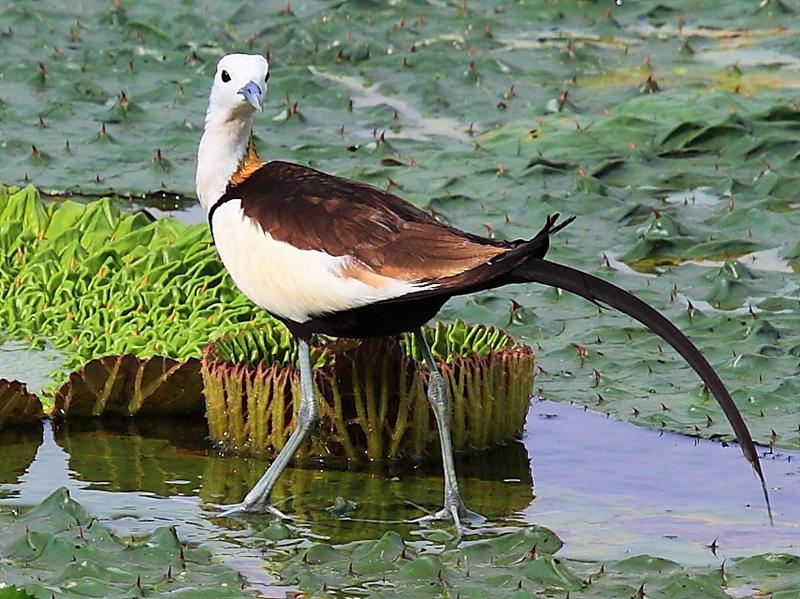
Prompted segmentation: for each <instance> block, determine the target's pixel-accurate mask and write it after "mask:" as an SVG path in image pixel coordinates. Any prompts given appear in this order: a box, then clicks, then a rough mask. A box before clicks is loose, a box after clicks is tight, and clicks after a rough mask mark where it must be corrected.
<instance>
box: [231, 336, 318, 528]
mask: <svg viewBox="0 0 800 599" xmlns="http://www.w3.org/2000/svg"><path fill="white" fill-rule="evenodd" d="M297 349H298V354H299V358H300V408H299V409H298V410H297V426H296V427H295V429H294V430H293V431H292V434H291V435H289V439H288V440H287V441H286V445H284V447H283V449H281V451H280V452H279V453H278V456H277V457H276V458H275V460H274V461H273V462H272V464H270V466H269V468H268V469H267V471H266V472H265V473H264V475H263V476H262V477H261V479H260V480H259V481H258V482H257V483H256V484H255V485H254V486H253V488H252V489H251V490H250V492H249V493H248V494H247V496H246V497H245V498H244V501H242V503H240V504H239V505H236V506H232V507H231V508H229V509H227V510H226V511H225V512H223V513H222V515H223V516H229V515H233V514H236V513H241V512H268V513H271V514H273V515H275V516H278V517H279V518H286V516H285V515H284V514H283V513H282V512H281V511H280V510H278V509H277V508H276V507H274V506H273V505H271V504H270V502H269V496H270V493H271V492H272V487H274V486H275V483H276V482H277V480H278V478H279V477H280V475H281V474H282V473H283V471H284V470H285V469H286V466H287V465H288V464H289V462H290V461H291V459H292V457H294V454H295V452H296V451H297V449H298V448H299V447H300V445H302V443H303V441H305V440H306V437H308V434H309V433H310V432H311V430H312V429H313V428H314V425H315V424H316V421H317V401H316V398H315V397H314V377H313V374H312V372H311V357H310V355H309V348H308V342H306V341H305V340H303V339H300V340H299V342H298V345H297Z"/></svg>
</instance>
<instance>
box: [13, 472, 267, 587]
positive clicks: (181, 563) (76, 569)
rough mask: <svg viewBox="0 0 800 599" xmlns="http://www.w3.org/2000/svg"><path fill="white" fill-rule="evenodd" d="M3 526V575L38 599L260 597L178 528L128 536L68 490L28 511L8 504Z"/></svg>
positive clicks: (238, 576)
mask: <svg viewBox="0 0 800 599" xmlns="http://www.w3.org/2000/svg"><path fill="white" fill-rule="evenodd" d="M0 531H2V535H0V580H2V582H3V584H8V585H14V586H15V587H16V588H18V589H21V590H23V591H25V592H26V593H29V595H30V596H33V597H37V598H39V597H64V598H67V597H87V596H89V597H148V596H149V597H153V596H172V595H173V594H179V595H182V596H191V597H198V598H203V597H209V598H210V597H214V598H217V597H220V598H231V599H233V598H238V597H251V596H253V595H252V594H251V593H249V592H247V591H244V590H242V589H243V587H244V585H245V583H244V579H243V578H242V576H241V575H240V574H238V573H237V572H235V571H233V570H231V569H230V568H228V567H226V566H224V565H222V564H218V563H214V562H213V561H212V555H211V552H210V551H208V550H207V549H203V548H199V547H193V546H189V545H186V544H184V543H183V542H181V541H180V539H178V535H177V533H176V531H175V527H163V528H158V529H156V530H155V531H153V532H152V533H151V534H149V535H146V536H144V537H140V538H128V539H122V538H120V537H118V536H117V535H115V534H114V532H113V531H112V530H111V529H110V528H108V526H106V525H105V524H103V523H102V522H99V521H98V520H97V519H96V518H92V517H90V516H89V515H88V514H87V513H86V511H85V510H84V509H83V507H82V506H81V505H80V504H79V503H77V502H76V501H74V500H73V499H72V498H71V497H70V496H69V492H68V491H67V489H65V488H63V487H61V488H59V489H57V490H56V491H54V492H53V493H52V494H50V495H49V496H48V497H47V498H46V499H44V500H43V501H42V502H41V503H40V504H39V505H37V506H35V507H33V508H31V509H29V510H27V511H25V512H24V513H23V514H22V515H18V514H17V513H15V512H14V513H12V511H11V509H0ZM12 596H13V595H12Z"/></svg>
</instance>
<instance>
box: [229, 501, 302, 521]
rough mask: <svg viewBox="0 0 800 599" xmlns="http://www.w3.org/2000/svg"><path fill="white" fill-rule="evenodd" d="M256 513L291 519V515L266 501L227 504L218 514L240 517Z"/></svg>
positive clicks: (280, 518)
mask: <svg viewBox="0 0 800 599" xmlns="http://www.w3.org/2000/svg"><path fill="white" fill-rule="evenodd" d="M256 514H269V515H271V516H273V517H275V518H278V519H279V520H291V519H292V518H291V516H289V515H287V514H284V513H283V512H282V511H281V510H279V509H278V508H276V507H275V506H274V505H272V504H271V503H269V502H268V501H261V502H252V503H244V502H242V503H237V504H235V505H231V506H228V507H227V508H226V509H224V510H223V511H222V512H221V513H220V514H219V517H220V518H242V517H247V516H252V515H256Z"/></svg>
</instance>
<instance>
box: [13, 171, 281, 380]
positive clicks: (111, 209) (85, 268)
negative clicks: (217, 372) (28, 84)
mask: <svg viewBox="0 0 800 599" xmlns="http://www.w3.org/2000/svg"><path fill="white" fill-rule="evenodd" d="M274 322H275V321H273V320H272V319H271V318H270V317H269V316H268V315H266V314H263V312H261V311H254V310H253V309H252V307H251V306H250V304H249V302H248V301H247V299H246V298H244V296H242V295H241V294H240V293H239V292H238V290H237V289H236V288H235V287H234V286H233V284H232V282H231V281H230V279H229V278H228V276H227V274H226V273H225V271H224V269H223V268H222V265H221V263H220V262H219V260H218V259H217V256H216V252H215V250H214V247H213V245H212V243H211V237H210V235H209V233H208V228H207V227H206V226H205V225H194V226H187V225H184V224H182V223H179V222H178V221H176V220H175V219H173V218H165V219H160V220H153V219H152V218H150V217H148V216H147V215H146V214H145V213H143V212H131V213H129V212H122V211H120V210H118V209H117V208H116V206H115V204H114V203H112V201H111V200H110V199H108V198H104V199H100V200H96V201H94V202H91V203H89V204H80V203H77V202H74V201H71V200H64V201H60V202H52V203H48V204H45V202H44V201H43V200H42V198H41V197H40V195H39V193H38V191H37V190H36V189H35V188H34V187H32V186H28V187H25V188H23V189H17V188H6V187H2V186H0V329H2V330H4V331H6V332H7V333H8V334H9V335H11V336H12V337H16V338H20V337H21V338H27V339H30V340H31V341H32V342H34V343H41V342H42V340H45V339H46V340H50V341H51V342H52V343H53V345H55V347H56V348H58V349H59V350H61V351H62V352H63V353H64V354H65V357H66V358H65V364H64V370H65V371H66V372H69V371H71V370H75V369H77V368H79V367H82V366H83V365H84V364H86V363H87V362H89V361H91V360H94V359H98V358H104V357H106V356H121V355H124V354H135V355H136V356H137V358H139V359H147V358H151V357H154V356H159V357H161V358H170V359H173V360H185V359H188V358H191V357H194V358H199V357H200V356H201V355H202V348H203V347H204V346H205V345H206V344H208V343H209V342H210V341H211V339H212V337H213V336H214V335H216V334H219V333H220V332H221V331H231V330H235V329H236V328H237V327H239V326H241V325H243V324H248V325H259V324H262V325H267V324H270V323H274ZM62 376H63V375H62ZM57 378H58V377H57ZM58 382H61V381H58Z"/></svg>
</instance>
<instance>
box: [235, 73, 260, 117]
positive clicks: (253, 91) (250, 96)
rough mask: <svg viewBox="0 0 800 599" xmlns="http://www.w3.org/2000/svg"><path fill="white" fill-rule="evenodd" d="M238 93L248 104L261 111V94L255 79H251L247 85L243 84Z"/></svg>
mask: <svg viewBox="0 0 800 599" xmlns="http://www.w3.org/2000/svg"><path fill="white" fill-rule="evenodd" d="M239 93H240V94H242V96H243V97H244V99H245V100H247V103H248V104H250V106H252V107H253V108H255V109H256V110H257V111H259V112H261V110H262V108H263V106H262V105H261V102H262V96H261V87H260V86H259V85H258V83H256V82H255V81H251V82H250V83H248V84H247V85H245V86H244V87H243V88H242V89H240V90H239Z"/></svg>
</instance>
